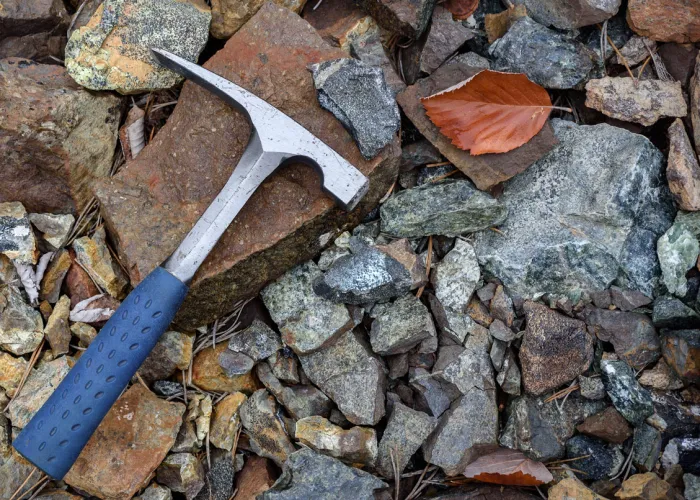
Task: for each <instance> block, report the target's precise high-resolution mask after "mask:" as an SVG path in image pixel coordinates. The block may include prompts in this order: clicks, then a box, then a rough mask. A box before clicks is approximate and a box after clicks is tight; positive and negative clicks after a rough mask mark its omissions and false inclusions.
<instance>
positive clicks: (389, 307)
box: [369, 294, 437, 356]
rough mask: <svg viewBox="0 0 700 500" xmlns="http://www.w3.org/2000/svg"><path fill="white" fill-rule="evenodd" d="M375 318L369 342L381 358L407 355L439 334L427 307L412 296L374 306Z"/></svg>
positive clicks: (373, 313)
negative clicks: (405, 353) (406, 353)
mask: <svg viewBox="0 0 700 500" xmlns="http://www.w3.org/2000/svg"><path fill="white" fill-rule="evenodd" d="M372 316H373V317H374V321H373V322H372V329H371V330H370V334H369V340H370V343H371V344H372V350H373V351H374V352H376V353H377V354H380V355H382V356H390V355H394V354H401V353H404V352H408V351H410V350H411V349H413V348H414V347H415V346H416V345H418V344H419V343H421V342H422V341H424V340H426V339H428V338H430V337H436V335H437V334H436V332H435V325H434V324H433V318H432V317H431V316H430V312H429V311H428V308H427V307H425V305H423V303H422V302H421V301H420V300H419V299H417V298H416V297H415V296H414V295H411V294H408V295H404V296H403V297H400V298H398V299H396V301H395V302H394V303H393V304H386V305H385V304H379V305H377V306H375V307H374V309H372Z"/></svg>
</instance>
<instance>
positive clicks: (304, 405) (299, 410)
mask: <svg viewBox="0 0 700 500" xmlns="http://www.w3.org/2000/svg"><path fill="white" fill-rule="evenodd" d="M256 374H257V376H258V379H259V380H260V382H262V384H263V385H264V386H265V388H266V389H267V390H268V391H270V393H271V394H272V395H273V396H275V398H276V399H277V401H279V403H280V404H281V405H282V406H284V407H285V409H286V410H287V412H289V415H290V416H291V417H292V418H293V419H295V420H298V419H300V418H306V417H310V416H312V415H319V416H322V417H327V416H329V415H330V413H331V410H332V409H333V403H332V401H331V400H330V399H328V396H326V395H325V394H323V393H322V392H321V391H319V390H318V389H316V387H314V386H313V385H291V386H288V387H286V386H284V385H282V384H281V383H280V381H279V380H277V378H275V376H274V375H273V374H272V370H271V369H270V367H269V366H268V365H267V364H265V363H260V364H259V365H258V366H257V369H256Z"/></svg>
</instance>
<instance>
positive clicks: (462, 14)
mask: <svg viewBox="0 0 700 500" xmlns="http://www.w3.org/2000/svg"><path fill="white" fill-rule="evenodd" d="M442 6H443V7H445V8H446V9H447V10H449V11H450V12H451V13H452V17H454V18H455V19H457V20H460V21H463V20H465V19H467V18H468V17H469V16H471V15H472V14H473V13H474V12H475V11H476V9H477V8H479V0H445V2H444V3H443V4H442Z"/></svg>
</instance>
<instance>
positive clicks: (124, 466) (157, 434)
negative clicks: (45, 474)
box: [65, 384, 185, 499]
mask: <svg viewBox="0 0 700 500" xmlns="http://www.w3.org/2000/svg"><path fill="white" fill-rule="evenodd" d="M184 412H185V406H184V405H183V404H181V403H168V402H166V401H163V400H161V399H158V398H157V397H156V395H155V394H153V393H152V392H150V391H149V390H148V389H146V388H145V387H143V386H142V385H141V384H136V385H132V386H131V388H130V389H129V390H128V391H126V393H124V394H123V395H122V397H121V398H119V399H118V400H117V402H116V403H115V404H114V406H113V407H112V409H111V410H110V411H109V413H107V416H106V417H105V418H104V420H103V421H102V423H101V424H100V425H99V427H98V428H97V430H96V431H95V433H94V434H93V435H92V437H91V438H90V441H88V443H87V446H85V448H84V449H83V451H82V453H81V454H80V456H79V457H78V460H77V461H76V462H75V464H74V465H73V467H72V468H71V470H70V471H68V474H67V475H66V477H65V481H66V482H67V483H68V484H70V485H71V486H73V487H74V488H77V489H79V490H81V491H84V492H86V493H89V494H90V495H94V496H96V497H99V498H103V499H113V498H114V499H117V498H120V499H121V498H131V497H132V496H133V495H134V494H135V493H136V492H137V491H138V490H139V489H141V488H143V487H145V486H146V485H147V484H148V481H149V479H150V477H151V474H152V473H153V471H154V470H155V469H156V467H158V465H159V464H160V463H161V462H162V461H163V459H164V458H165V455H166V454H167V453H168V450H170V448H171V447H172V446H173V444H174V443H175V438H176V437H177V432H178V430H179V429H180V425H181V423H182V414H183V413H184Z"/></svg>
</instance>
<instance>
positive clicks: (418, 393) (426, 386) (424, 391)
mask: <svg viewBox="0 0 700 500" xmlns="http://www.w3.org/2000/svg"><path fill="white" fill-rule="evenodd" d="M408 375H409V376H408V380H409V383H410V384H411V388H412V389H413V391H414V394H415V395H414V399H415V409H416V410H420V411H422V412H425V413H427V414H428V415H432V416H433V417H439V416H440V415H442V414H443V413H445V411H446V410H447V409H448V408H449V407H450V405H451V404H452V402H453V401H454V400H455V399H457V398H459V397H460V396H461V393H460V392H459V389H457V388H456V387H455V386H454V385H453V384H452V383H450V382H447V381H443V380H441V379H438V378H437V377H434V376H433V375H431V374H430V373H429V372H428V371H427V370H425V369H424V368H411V369H409V372H408Z"/></svg>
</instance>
